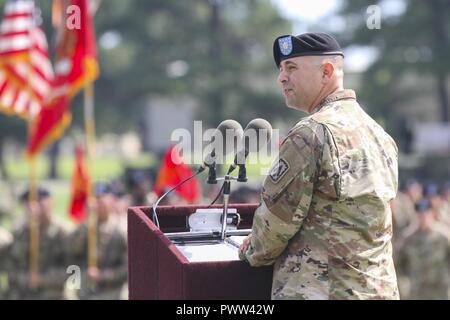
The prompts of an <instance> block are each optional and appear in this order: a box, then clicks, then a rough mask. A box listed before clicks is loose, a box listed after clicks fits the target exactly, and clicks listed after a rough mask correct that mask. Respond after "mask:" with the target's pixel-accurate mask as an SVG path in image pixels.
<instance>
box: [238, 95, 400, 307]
mask: <svg viewBox="0 0 450 320" xmlns="http://www.w3.org/2000/svg"><path fill="white" fill-rule="evenodd" d="M397 187H398V173H397V147H396V145H395V142H394V141H393V140H392V138H391V137H390V136H389V135H388V134H386V133H385V132H384V130H383V129H382V128H381V127H380V126H379V125H378V124H377V123H376V122H375V121H374V120H373V119H371V118H370V117H369V116H368V115H367V114H366V113H365V112H364V111H363V110H362V109H361V107H360V106H359V105H358V103H357V102H356V97H355V93H354V92H353V91H352V90H344V91H340V92H337V93H335V94H332V95H330V96H328V97H327V98H326V99H325V100H324V101H323V102H322V103H321V104H320V105H319V106H318V107H317V108H316V109H315V112H313V113H312V114H311V115H310V116H308V117H306V118H304V119H303V120H301V121H300V122H299V123H297V125H295V126H294V128H293V129H292V130H291V131H290V132H289V134H288V137H287V138H286V139H285V140H284V142H283V144H282V146H281V148H280V155H279V158H278V160H277V162H276V163H275V165H274V166H273V167H272V169H271V171H270V172H269V175H268V176H267V177H266V179H265V181H264V183H263V190H262V200H263V201H262V203H261V205H260V207H259V208H258V209H257V210H256V212H255V217H254V221H253V229H252V240H251V245H250V247H249V249H248V250H247V251H246V252H245V253H242V252H241V254H240V256H241V258H242V259H246V260H247V261H248V262H249V263H250V264H251V265H252V266H261V265H271V264H273V263H275V265H274V275H273V284H272V299H398V298H399V295H398V288H397V279H396V274H395V269H394V264H393V260H392V246H391V237H392V214H391V208H390V201H391V200H392V199H393V198H395V195H396V192H397Z"/></svg>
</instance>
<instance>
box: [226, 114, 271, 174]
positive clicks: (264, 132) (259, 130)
mask: <svg viewBox="0 0 450 320" xmlns="http://www.w3.org/2000/svg"><path fill="white" fill-rule="evenodd" d="M271 137H272V126H271V125H270V123H269V122H268V121H266V120H264V119H261V118H258V119H254V120H252V121H250V122H249V123H248V124H247V126H246V127H245V129H244V137H243V139H244V140H243V144H242V148H241V149H240V150H239V151H238V152H237V154H236V156H235V157H234V162H233V164H232V165H231V166H230V168H229V169H228V173H227V175H229V174H231V173H232V172H233V171H234V170H235V169H236V167H237V166H243V165H245V160H246V159H247V157H248V154H249V153H250V152H258V151H259V150H260V149H261V148H262V147H263V146H264V145H265V144H268V143H269V141H270V139H271ZM263 138H265V139H263ZM255 142H256V143H255Z"/></svg>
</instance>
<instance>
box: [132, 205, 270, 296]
mask: <svg viewBox="0 0 450 320" xmlns="http://www.w3.org/2000/svg"><path fill="white" fill-rule="evenodd" d="M256 207H257V206H256V205H242V204H232V205H230V208H236V209H237V211H238V213H239V214H240V216H241V218H242V223H241V225H240V226H239V229H250V228H251V224H252V221H253V214H254V211H255V209H256ZM197 208H206V206H183V207H160V208H158V209H157V210H158V211H157V214H158V220H159V224H160V228H161V230H160V229H158V228H157V227H156V225H155V224H154V223H153V222H152V219H151V208H150V207H134V208H130V209H129V210H128V283H129V284H128V285H129V298H130V299H131V300H144V299H151V300H155V299H156V300H158V299H163V300H172V299H177V300H269V299H270V291H271V285H272V267H261V268H252V267H250V266H249V265H248V263H246V262H243V261H237V260H236V261H206V262H190V261H189V260H188V259H187V258H186V257H185V255H184V254H183V253H182V252H181V251H180V250H179V248H178V247H177V246H176V245H175V244H174V243H172V242H171V241H170V240H169V239H168V238H167V236H166V235H165V233H171V232H187V231H189V229H188V225H187V217H189V215H191V214H192V213H194V212H195V211H196V209H197ZM212 208H221V206H213V207H212Z"/></svg>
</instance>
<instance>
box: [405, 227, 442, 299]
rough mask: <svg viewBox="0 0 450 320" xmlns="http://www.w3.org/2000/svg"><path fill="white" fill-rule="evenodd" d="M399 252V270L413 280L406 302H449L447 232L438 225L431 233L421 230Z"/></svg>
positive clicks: (410, 280) (411, 235)
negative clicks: (434, 300) (419, 300)
mask: <svg viewBox="0 0 450 320" xmlns="http://www.w3.org/2000/svg"><path fill="white" fill-rule="evenodd" d="M399 249H400V250H399V257H398V263H397V268H398V270H399V274H401V275H405V276H406V277H407V278H408V280H409V292H405V293H403V292H402V299H412V300H418V299H425V300H432V299H438V300H448V299H449V295H448V290H449V288H450V277H449V263H450V242H449V238H448V236H447V234H446V233H445V229H442V228H441V227H440V226H439V225H438V224H434V225H433V226H432V228H431V229H429V230H420V229H418V228H417V229H416V230H415V231H414V232H412V233H411V234H410V235H408V236H406V238H405V239H404V241H403V245H402V247H401V248H399Z"/></svg>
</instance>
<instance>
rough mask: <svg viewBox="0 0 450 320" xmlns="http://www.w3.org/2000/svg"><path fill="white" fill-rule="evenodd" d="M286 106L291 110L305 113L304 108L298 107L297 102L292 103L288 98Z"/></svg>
mask: <svg viewBox="0 0 450 320" xmlns="http://www.w3.org/2000/svg"><path fill="white" fill-rule="evenodd" d="M286 106H287V107H288V108H290V109H295V110H302V111H303V108H302V107H300V106H299V105H298V103H295V101H291V100H289V99H288V98H286Z"/></svg>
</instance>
